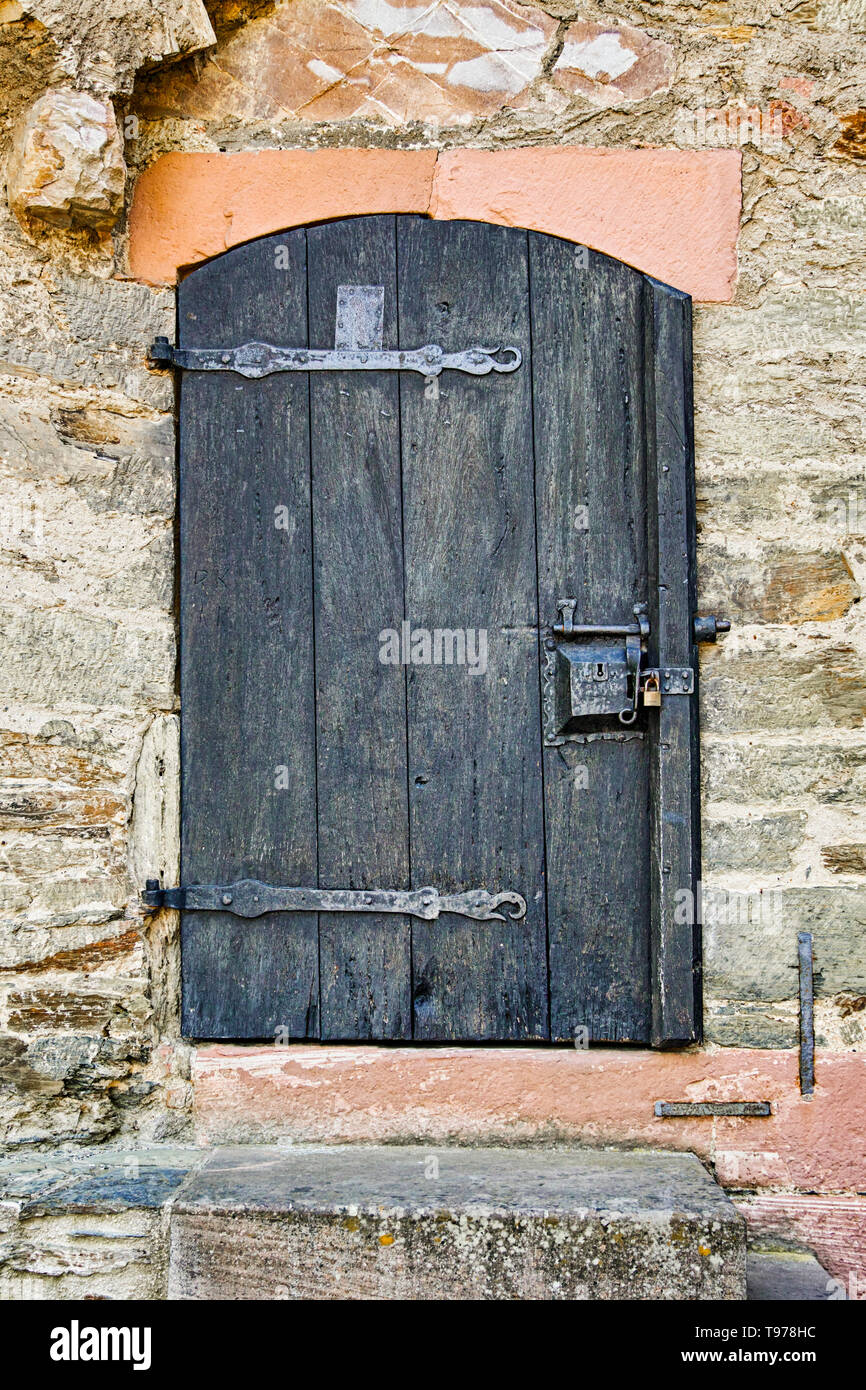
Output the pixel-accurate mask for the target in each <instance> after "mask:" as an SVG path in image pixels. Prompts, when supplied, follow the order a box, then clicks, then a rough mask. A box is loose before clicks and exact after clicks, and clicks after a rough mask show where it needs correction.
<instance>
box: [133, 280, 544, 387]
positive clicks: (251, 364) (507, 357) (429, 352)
mask: <svg viewBox="0 0 866 1390" xmlns="http://www.w3.org/2000/svg"><path fill="white" fill-rule="evenodd" d="M384 325H385V288H384V286H383V285H338V286H337V318H336V323H335V327H334V346H333V347H332V348H293V347H275V346H274V344H273V343H258V342H253V343H242V344H241V345H240V347H217V348H207V347H203V348H181V347H173V346H172V345H171V343H170V342H169V341H168V338H157V339H156V342H155V343H154V344H153V347H152V348H151V349H150V357H151V360H152V361H154V362H165V363H168V365H169V366H172V367H181V368H183V369H184V370H185V371H188V372H237V374H238V376H245V377H251V378H253V379H255V378H258V377H262V376H270V375H271V374H272V373H273V372H419V373H420V374H421V376H423V377H426V378H427V379H428V380H429V379H432V378H433V377H437V376H440V375H441V373H442V372H444V371H452V372H468V373H469V375H470V376H488V375H489V374H490V372H516V371H517V368H518V367H519V366H520V364H521V362H522V361H523V354H522V353H521V351H520V348H517V347H492V348H485V347H471V348H466V349H464V350H463V351H462V352H445V351H444V350H443V349H442V348H441V347H437V345H436V344H435V343H428V344H427V345H426V346H425V347H419V348H405V349H402V348H394V349H390V348H383V347H382V343H383V341H384ZM503 359H504V360H503Z"/></svg>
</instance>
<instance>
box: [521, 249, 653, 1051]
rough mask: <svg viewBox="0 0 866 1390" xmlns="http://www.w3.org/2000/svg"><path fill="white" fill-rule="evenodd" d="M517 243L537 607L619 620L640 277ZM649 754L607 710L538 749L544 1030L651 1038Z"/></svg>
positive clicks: (641, 478) (607, 263)
mask: <svg viewBox="0 0 866 1390" xmlns="http://www.w3.org/2000/svg"><path fill="white" fill-rule="evenodd" d="M529 242H530V257H531V284H532V341H533V391H534V401H535V453H536V470H537V487H536V505H537V512H538V561H539V565H538V567H539V593H540V609H541V615H542V617H541V620H542V623H543V624H544V623H552V622H554V621H556V616H557V615H556V602H557V599H559V598H564V597H572V598H575V599H577V609H576V612H575V622H584V623H607V622H611V623H628V622H631V621H633V613H632V610H633V607H634V604H635V603H637V602H640V601H643V600H645V598H646V520H645V517H646V474H645V466H644V418H643V351H642V349H643V343H642V277H641V276H640V275H638V274H637V272H635V271H633V270H631V269H630V268H629V267H627V266H624V265H621V264H619V263H617V262H615V261H612V260H610V259H609V258H608V257H606V256H600V255H597V254H596V253H595V252H586V250H585V249H584V248H579V247H575V246H573V245H571V244H570V243H567V242H564V241H559V240H557V239H556V238H553V237H546V236H541V235H538V234H536V233H531V234H530V237H529ZM643 724H644V721H643V720H641V722H640V723H639V724H637V725H636V726H635V732H637V734H638V735H641V734H642V731H643ZM605 729H606V730H607V734H606V736H605V737H604V738H601V737H599V735H600V734H601V733H602V732H604V730H605ZM647 762H648V759H647V745H646V742H645V740H644V738H643V737H641V736H639V737H635V736H634V733H632V734H626V733H625V731H624V730H622V727H621V726H617V722H616V720H615V719H613V720H612V721H611V720H608V721H606V723H604V724H603V725H600V727H599V729H598V730H597V732H596V735H595V737H594V741H590V742H586V743H573V742H570V743H567V744H564V745H562V746H560V747H554V748H546V749H545V754H544V777H545V811H546V839H547V880H548V882H547V906H548V922H549V934H550V1001H551V1032H552V1036H553V1037H554V1038H561V1039H565V1038H571V1037H574V1036H575V1031H576V1030H577V1029H582V1028H585V1029H588V1033H589V1038H590V1040H591V1041H593V1042H618V1041H630V1042H646V1041H647V1040H648V1038H649V1012H650V1009H649V958H648V940H647V932H648V920H649V902H648V873H649V861H648V842H647V821H648V766H647Z"/></svg>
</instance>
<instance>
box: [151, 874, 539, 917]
mask: <svg viewBox="0 0 866 1390" xmlns="http://www.w3.org/2000/svg"><path fill="white" fill-rule="evenodd" d="M141 897H142V902H143V903H144V904H145V906H146V907H150V908H154V909H155V908H160V907H171V908H177V909H184V910H186V911H187V912H231V913H233V914H234V915H235V916H236V917H261V916H263V915H264V913H266V912H393V913H399V914H401V915H403V916H409V917H420V918H422V919H423V920H424V921H425V922H432V921H434V920H435V918H437V917H438V916H440V914H441V913H445V912H450V913H454V915H455V916H458V917H472V918H474V919H475V920H476V921H478V922H505V921H513V922H519V921H521V920H522V919H523V918H524V917H525V916H526V899H525V898H523V897H521V895H520V894H519V893H488V892H486V891H485V889H483V888H470V889H469V890H468V891H467V892H465V893H439V892H438V891H437V889H435V888H416V889H414V890H413V889H403V888H371V889H347V888H281V887H277V886H276V885H274V884H272V883H259V882H258V880H257V879H254V878H245V879H241V880H240V882H238V883H228V884H225V885H224V886H220V885H215V884H203V883H193V884H190V885H189V886H187V887H185V888H161V887H160V885H159V880H158V879H154V878H149V879H148V880H147V884H146V885H145V889H144V892H143V893H142V895H141ZM504 906H508V907H509V908H513V909H514V910H513V911H509V912H508V914H507V916H506V915H505V914H503V913H501V912H497V911H496V909H497V908H498V907H504Z"/></svg>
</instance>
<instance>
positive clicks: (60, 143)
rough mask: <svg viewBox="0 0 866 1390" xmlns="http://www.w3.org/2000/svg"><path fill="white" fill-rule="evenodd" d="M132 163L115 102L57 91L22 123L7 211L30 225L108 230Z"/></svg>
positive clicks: (9, 171)
mask: <svg viewBox="0 0 866 1390" xmlns="http://www.w3.org/2000/svg"><path fill="white" fill-rule="evenodd" d="M125 182H126V165H125V164H124V162H123V142H122V140H121V138H120V131H119V130H118V128H117V120H116V119H115V115H114V108H113V107H112V105H111V102H110V101H99V100H97V99H96V98H95V97H93V96H91V95H90V94H89V93H87V92H76V91H74V90H72V89H71V88H68V87H56V88H52V89H51V90H50V91H47V92H45V93H44V94H43V95H42V96H41V97H39V98H38V99H37V101H35V102H34V103H33V105H32V106H31V107H30V108H29V110H28V111H27V112H25V114H24V116H23V117H22V118H21V120H20V121H19V122H18V125H17V126H16V128H15V131H14V133H13V136H12V148H11V151H10V155H9V163H8V166H7V174H6V191H7V196H8V199H9V207H10V208H11V210H12V212H14V214H15V216H16V217H17V218H18V220H19V221H20V222H22V223H23V224H24V225H25V226H27V225H28V224H29V223H30V222H31V221H32V220H33V219H35V220H36V221H38V222H48V223H50V224H51V225H52V226H55V227H64V228H68V227H90V228H92V229H93V230H94V231H97V232H107V231H109V230H110V228H111V227H113V225H114V223H115V222H116V221H117V218H118V216H119V215H120V211H121V208H122V207H123V191H124V186H125Z"/></svg>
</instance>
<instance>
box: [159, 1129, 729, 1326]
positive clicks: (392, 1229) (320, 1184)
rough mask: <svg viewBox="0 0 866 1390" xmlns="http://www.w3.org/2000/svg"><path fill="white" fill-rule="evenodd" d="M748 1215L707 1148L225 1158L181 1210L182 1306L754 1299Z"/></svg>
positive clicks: (194, 1180)
mask: <svg viewBox="0 0 866 1390" xmlns="http://www.w3.org/2000/svg"><path fill="white" fill-rule="evenodd" d="M745 1265H746V1239H745V1223H744V1221H743V1219H742V1217H741V1216H740V1215H739V1214H738V1213H737V1212H736V1210H735V1209H734V1207H733V1205H732V1204H731V1202H730V1201H729V1200H728V1198H727V1197H726V1196H725V1194H724V1192H723V1191H722V1189H721V1188H720V1187H719V1186H718V1185H717V1184H716V1182H715V1181H714V1180H713V1178H712V1177H711V1176H710V1175H709V1173H708V1172H707V1171H706V1169H705V1168H704V1167H703V1166H702V1165H701V1163H700V1162H699V1161H698V1159H697V1158H695V1157H694V1156H693V1155H692V1154H670V1153H654V1152H648V1151H627V1152H626V1151H622V1150H592V1149H571V1150H551V1149H537V1148H507V1149H506V1148H501V1149H495V1148H486V1149H455V1148H437V1149H428V1148H426V1147H424V1148H422V1147H415V1146H413V1147H397V1146H390V1145H389V1146H382V1147H366V1146H364V1147H362V1146H358V1145H352V1146H345V1147H334V1146H329V1147H303V1148H301V1147H299V1148H294V1149H290V1150H278V1149H274V1148H253V1147H239V1148H231V1149H219V1150H215V1151H214V1152H213V1153H212V1154H211V1155H210V1157H209V1158H208V1159H207V1160H206V1161H205V1162H204V1164H203V1165H202V1166H201V1167H199V1168H198V1169H197V1170H195V1171H193V1172H191V1173H190V1175H189V1177H188V1178H187V1180H186V1181H185V1182H184V1184H183V1185H182V1187H181V1188H180V1190H179V1191H178V1193H177V1194H176V1196H175V1198H174V1199H173V1202H172V1211H171V1237H170V1263H169V1297H170V1298H176V1299H295V1298H317V1299H348V1298H366V1299H413V1300H415V1299H440V1298H445V1299H506V1298H507V1299H513V1298H520V1299H539V1298H553V1299H611V1298H639V1299H742V1298H744V1297H745V1293H746V1274H745Z"/></svg>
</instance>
